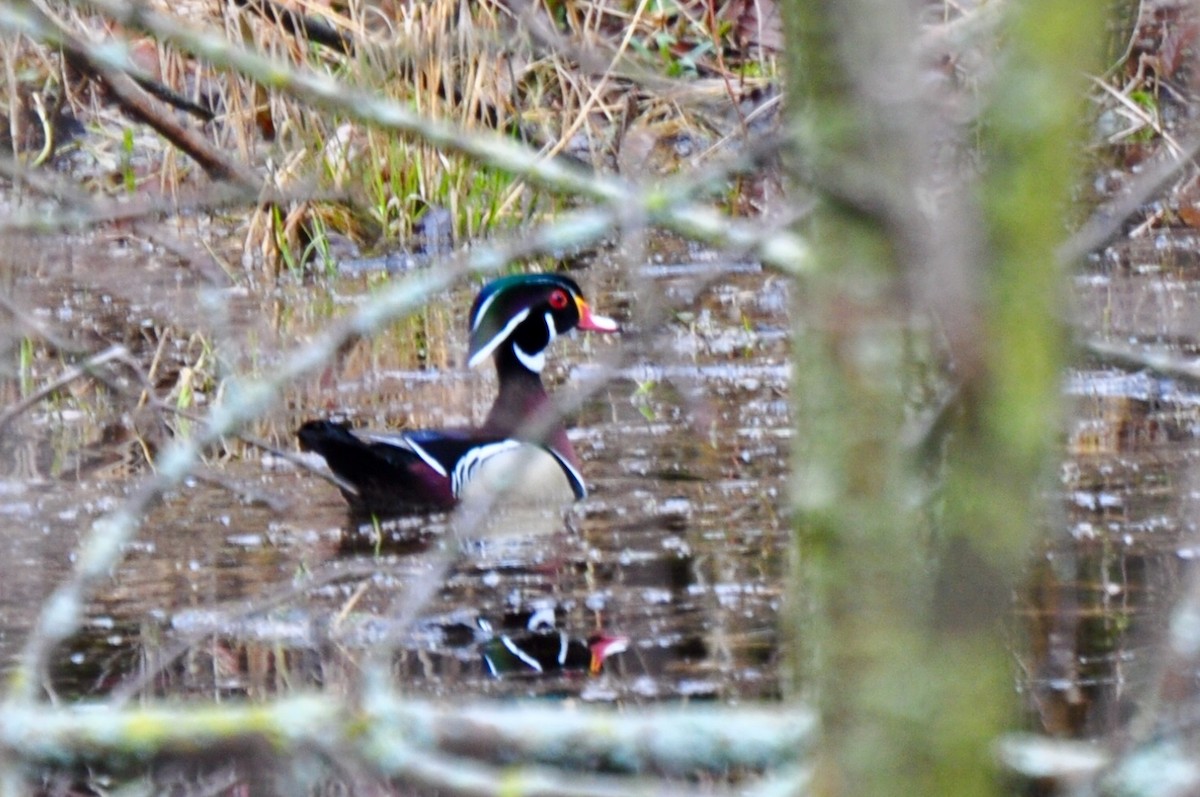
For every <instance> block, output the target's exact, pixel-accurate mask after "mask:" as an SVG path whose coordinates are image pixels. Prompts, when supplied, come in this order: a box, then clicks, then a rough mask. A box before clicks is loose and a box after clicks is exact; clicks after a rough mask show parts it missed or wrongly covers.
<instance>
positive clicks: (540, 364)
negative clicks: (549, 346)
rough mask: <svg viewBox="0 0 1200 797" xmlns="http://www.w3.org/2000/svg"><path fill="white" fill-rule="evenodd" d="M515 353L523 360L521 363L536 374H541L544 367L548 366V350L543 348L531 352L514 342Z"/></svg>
mask: <svg viewBox="0 0 1200 797" xmlns="http://www.w3.org/2000/svg"><path fill="white" fill-rule="evenodd" d="M513 354H515V355H517V359H518V360H520V361H521V365H523V366H525V367H526V368H528V369H529V370H530V371H533V372H534V373H535V374H540V373H541V372H542V369H543V368H545V367H546V350H545V349H542V350H541V351H539V352H538V353H537V354H529V353H528V352H526V351H525V350H524V349H522V348H521V347H520V346H518V345H516V344H515V343H514V344H513Z"/></svg>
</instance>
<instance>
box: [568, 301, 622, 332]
mask: <svg viewBox="0 0 1200 797" xmlns="http://www.w3.org/2000/svg"><path fill="white" fill-rule="evenodd" d="M575 306H576V307H578V308H579V324H578V328H579V329H586V330H587V331H588V332H616V331H618V330H619V329H620V328H621V327H620V325H619V324H617V322H616V321H613V320H612V319H611V318H609V317H608V316H603V315H597V314H596V313H593V312H592V308H590V307H588V303H587V302H585V301H584V300H583V299H580V298H578V297H576V299H575Z"/></svg>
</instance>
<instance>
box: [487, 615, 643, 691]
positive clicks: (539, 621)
mask: <svg viewBox="0 0 1200 797" xmlns="http://www.w3.org/2000/svg"><path fill="white" fill-rule="evenodd" d="M479 627H480V630H482V631H483V632H484V633H487V634H493V633H495V632H494V631H493V629H492V627H491V624H490V623H488V622H487V621H486V620H483V619H481V620H480V621H479ZM628 649H629V638H628V637H624V636H617V635H611V634H593V635H592V636H590V637H588V638H587V639H586V640H584V639H575V638H573V637H569V636H567V634H566V632H564V631H560V630H558V629H557V628H556V627H555V625H554V617H553V613H551V614H550V617H549V618H548V619H547V618H546V617H545V613H544V612H535V613H534V614H533V616H532V617H530V619H529V623H528V625H527V626H526V627H525V629H523V630H521V631H519V632H516V633H513V634H497V635H495V636H494V637H492V638H491V639H490V640H488V641H487V642H485V643H484V644H483V646H482V647H481V648H480V655H481V656H482V658H483V665H484V666H485V667H486V668H487V671H488V674H489V675H491V676H492V677H493V678H501V677H504V676H506V675H550V674H553V673H567V672H577V671H581V670H587V671H588V673H589V674H591V675H596V674H598V673H599V672H600V670H601V669H602V668H603V667H604V660H605V659H607V658H608V657H609V656H613V655H616V654H617V653H623V652H624V651H626V650H628Z"/></svg>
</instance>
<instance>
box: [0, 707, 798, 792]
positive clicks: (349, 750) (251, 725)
mask: <svg viewBox="0 0 1200 797" xmlns="http://www.w3.org/2000/svg"><path fill="white" fill-rule="evenodd" d="M814 731H815V721H814V718H813V716H812V715H811V714H810V713H809V712H807V711H806V710H804V709H802V708H801V707H798V706H780V707H775V708H771V709H762V708H747V707H743V708H721V707H714V706H692V707H680V708H658V709H645V710H642V711H639V712H638V713H636V714H630V715H628V716H622V715H619V714H615V713H614V712H612V711H610V710H603V709H591V708H586V707H579V708H576V709H574V710H571V711H564V710H562V708H561V707H558V706H554V705H549V706H547V705H542V704H529V705H514V706H505V707H498V706H492V705H470V704H467V705H444V704H431V703H427V702H422V701H410V700H404V699H400V698H398V697H397V696H396V695H394V694H391V693H388V692H377V691H374V690H371V689H368V691H367V692H366V693H365V694H364V695H363V697H362V701H361V707H359V708H355V707H353V706H349V705H347V704H346V703H345V702H344V701H341V700H338V699H334V698H331V697H315V696H313V697H297V698H290V699H284V700H278V701H275V702H271V703H266V704H263V705H255V706H232V705H225V706H214V707H209V708H197V707H190V708H171V707H166V706H160V707H155V706H145V707H140V708H135V709H127V710H122V711H116V710H112V709H111V708H108V707H105V709H104V710H102V711H97V710H95V708H94V707H89V706H87V705H81V706H74V707H71V708H64V709H47V708H45V707H30V708H26V709H11V710H6V711H5V713H4V716H3V718H2V719H0V745H2V747H3V753H4V754H6V755H8V756H10V757H11V759H15V760H19V761H22V762H24V763H26V764H55V765H60V766H61V765H69V764H73V763H82V762H87V761H96V760H100V759H104V760H119V759H120V758H122V757H126V756H133V757H136V758H138V759H142V760H146V759H152V758H155V757H159V756H168V755H172V754H179V753H187V752H196V751H199V750H203V749H206V748H218V747H230V746H233V745H238V744H243V745H250V746H253V745H255V744H257V742H256V741H255V740H259V741H263V742H266V743H267V744H268V745H269V747H270V749H271V750H272V752H273V753H274V754H276V755H281V756H286V755H290V754H295V753H298V752H300V751H302V750H317V751H320V752H323V753H325V754H327V755H330V756H339V755H341V756H344V755H347V754H349V755H352V756H354V757H355V758H357V759H359V763H361V764H363V765H365V766H367V767H368V768H370V769H371V770H373V771H375V772H377V773H378V774H380V775H382V776H385V777H389V778H399V779H401V780H409V781H410V782H414V783H419V784H421V785H425V786H434V787H439V788H448V789H450V790H451V791H452V792H455V793H476V794H479V793H505V792H503V789H502V788H501V783H507V784H509V786H511V787H516V786H517V785H518V784H520V786H521V787H522V793H558V794H563V795H583V794H593V795H595V794H626V793H638V792H646V793H660V792H659V791H658V788H656V787H652V786H651V784H650V783H649V782H645V781H640V780H634V781H628V780H625V779H623V778H620V777H615V776H613V775H611V774H610V775H606V776H585V777H580V776H579V775H577V774H572V775H570V776H567V775H566V773H564V772H562V771H558V772H555V771H554V770H551V769H531V770H527V771H522V770H512V769H509V768H511V767H514V766H518V765H520V766H530V765H539V766H543V767H564V768H569V769H573V770H594V771H603V772H608V773H626V774H631V775H632V774H640V775H649V774H653V775H659V776H665V777H679V778H694V777H698V776H701V775H714V776H725V775H727V774H728V773H729V772H731V771H732V772H741V773H750V772H763V771H770V770H772V769H777V768H780V767H784V766H786V765H789V764H792V763H794V762H798V761H800V760H802V759H803V758H804V757H805V755H806V751H808V750H809V749H810V748H811V746H812V743H813V740H814V735H813V734H814ZM459 756H463V758H458V757H459ZM495 767H505V768H506V770H505V774H504V775H503V777H501V776H500V774H499V771H498V770H497V769H495ZM489 778H490V783H491V786H490V787H488V786H486V785H483V784H487V783H488V780H489Z"/></svg>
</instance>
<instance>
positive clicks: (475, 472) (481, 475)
mask: <svg viewBox="0 0 1200 797" xmlns="http://www.w3.org/2000/svg"><path fill="white" fill-rule="evenodd" d="M572 329H585V330H590V331H592V332H616V331H617V329H618V326H617V323H616V322H615V321H613V320H612V319H610V318H606V317H604V316H601V315H597V314H596V313H593V312H592V310H591V308H590V307H588V304H587V302H586V301H584V298H583V293H582V292H581V291H580V289H579V285H578V284H576V282H575V281H574V280H573V279H571V278H570V277H566V276H563V275H561V274H522V275H516V276H510V277H502V278H500V279H497V280H494V281H492V282H490V283H488V284H487V285H485V286H484V287H483V290H481V291H480V292H479V295H478V296H477V297H476V298H475V303H474V304H473V305H472V307H471V315H470V347H469V353H468V359H467V363H468V365H470V366H472V367H474V366H477V365H479V364H480V363H482V362H483V361H484V360H486V359H487V358H488V357H491V358H492V360H493V361H494V362H495V363H496V372H497V374H498V376H499V381H500V391H499V393H498V395H497V396H496V400H495V402H494V403H493V404H492V409H491V411H490V412H489V413H488V416H487V420H485V421H484V423H483V425H482V426H480V427H479V428H478V429H437V430H435V429H423V430H413V431H403V432H371V431H365V430H360V431H352V430H351V429H350V427H349V426H347V425H346V424H343V423H334V422H331V421H309V422H307V423H305V424H304V425H303V426H301V427H300V430H299V433H298V434H299V437H300V445H301V447H302V448H304V449H306V450H309V451H314V452H316V453H318V454H320V455H321V456H322V457H324V458H325V461H326V462H327V463H328V464H329V468H330V469H331V470H332V471H333V472H334V473H335V474H337V476H339V477H340V478H341V479H342V480H343V481H344V482H346V483H347V484H348V485H350V486H352V487H353V492H352V491H350V490H348V489H343V490H342V494H343V495H344V496H345V497H346V500H347V501H348V502H349V503H350V506H351V509H352V510H354V511H357V512H363V513H367V514H383V515H399V514H412V513H417V512H427V511H437V510H446V509H451V508H453V507H454V506H455V505H456V504H457V503H458V502H459V501H460V500H462V499H464V498H466V497H468V496H469V495H471V494H472V493H473V492H475V491H477V490H480V489H487V490H490V491H492V492H496V491H501V490H503V491H506V492H507V494H508V495H510V496H511V495H512V494H513V493H517V494H518V495H517V496H516V498H517V500H518V501H522V502H531V503H534V502H540V501H544V502H545V503H546V504H547V505H551V504H553V503H554V502H558V503H565V502H567V501H570V500H579V499H581V498H583V497H585V496H586V494H587V489H586V488H585V486H584V483H583V477H582V476H581V475H580V470H579V457H578V456H577V455H576V453H575V449H574V448H573V447H572V446H571V441H570V440H569V439H568V438H567V430H566V429H565V428H564V427H563V425H562V423H561V422H559V421H555V422H553V423H552V424H550V425H549V427H548V428H544V429H543V431H542V432H541V434H539V435H537V436H534V435H532V434H531V433H530V431H529V430H528V428H527V427H529V426H530V425H531V424H534V425H538V424H542V425H544V424H545V422H546V421H545V420H544V419H541V418H540V416H541V414H542V413H543V412H547V411H549V407H550V398H549V396H548V395H547V394H546V388H545V386H543V384H542V377H541V371H542V367H543V366H544V365H545V362H546V349H547V348H548V347H549V346H550V344H551V343H552V342H553V341H554V339H555V338H556V337H558V336H559V335H561V334H564V333H566V332H569V331H570V330H572ZM514 473H520V474H521V475H522V478H520V479H519V480H516V481H515V482H514V483H511V484H510V482H513V478H514V477H513V474H514Z"/></svg>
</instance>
